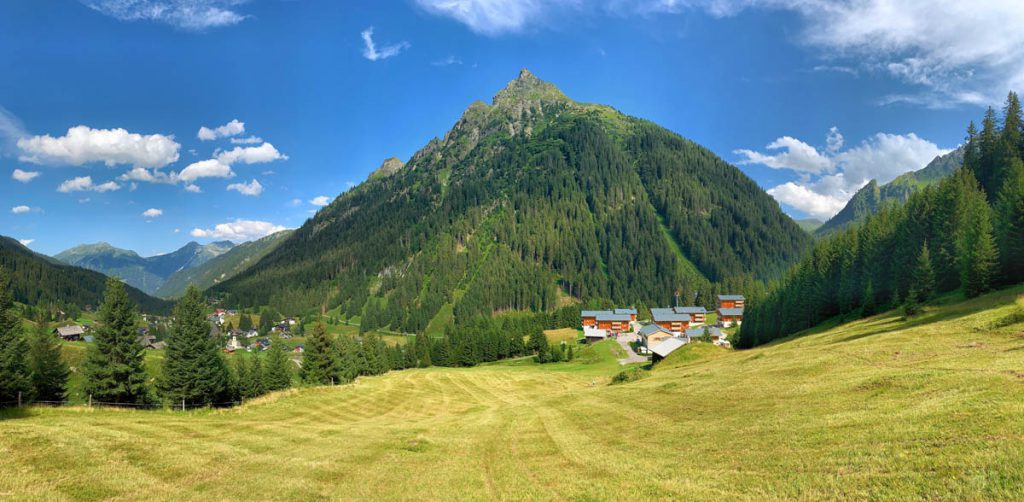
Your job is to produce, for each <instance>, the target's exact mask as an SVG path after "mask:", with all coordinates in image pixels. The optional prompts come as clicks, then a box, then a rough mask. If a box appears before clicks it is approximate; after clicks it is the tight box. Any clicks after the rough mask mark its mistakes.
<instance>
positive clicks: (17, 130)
mask: <svg viewBox="0 0 1024 502" xmlns="http://www.w3.org/2000/svg"><path fill="white" fill-rule="evenodd" d="M25 136H28V132H26V131H25V126H24V125H22V123H21V120H19V119H18V117H15V116H14V114H13V113H11V112H9V111H7V109H6V108H4V107H2V106H0V153H4V154H13V153H16V152H17V146H16V144H17V142H18V140H19V139H21V138H24V137H25Z"/></svg>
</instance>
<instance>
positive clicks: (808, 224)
mask: <svg viewBox="0 0 1024 502" xmlns="http://www.w3.org/2000/svg"><path fill="white" fill-rule="evenodd" d="M796 224H797V225H800V228H801V229H802V230H803V231H804V232H807V233H809V234H814V231H815V230H817V229H819V228H821V226H822V225H824V224H825V223H824V222H822V221H821V220H819V219H817V218H804V219H802V220H796Z"/></svg>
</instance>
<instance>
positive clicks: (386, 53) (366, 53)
mask: <svg viewBox="0 0 1024 502" xmlns="http://www.w3.org/2000/svg"><path fill="white" fill-rule="evenodd" d="M361 35H362V37H363V57H364V58H366V59H369V60H370V61H380V60H382V59H387V58H390V57H394V56H397V55H398V54H399V53H400V52H402V51H404V50H405V49H408V48H409V47H410V45H409V43H408V42H399V43H397V44H393V45H386V46H382V47H380V48H377V44H376V43H375V42H374V41H373V26H370V27H369V28H367V29H365V30H363V32H362V34H361Z"/></svg>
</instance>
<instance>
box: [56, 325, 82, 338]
mask: <svg viewBox="0 0 1024 502" xmlns="http://www.w3.org/2000/svg"><path fill="white" fill-rule="evenodd" d="M53 333H54V334H55V335H57V336H59V337H60V338H61V340H64V341H65V342H77V341H80V340H81V339H82V337H84V336H85V326H78V325H74V326H61V327H59V328H57V329H55V330H53Z"/></svg>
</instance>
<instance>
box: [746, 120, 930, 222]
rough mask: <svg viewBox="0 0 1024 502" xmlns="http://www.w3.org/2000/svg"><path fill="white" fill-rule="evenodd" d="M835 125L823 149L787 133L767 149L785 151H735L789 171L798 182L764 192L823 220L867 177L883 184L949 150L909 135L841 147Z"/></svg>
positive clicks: (749, 161) (878, 137)
mask: <svg viewBox="0 0 1024 502" xmlns="http://www.w3.org/2000/svg"><path fill="white" fill-rule="evenodd" d="M844 142H845V140H844V138H843V135H842V134H841V133H840V132H839V129H838V128H836V127H833V128H831V129H829V131H828V134H827V135H826V138H825V144H826V145H825V147H824V148H823V149H822V150H820V151H819V150H818V149H817V148H815V147H813V146H811V145H809V144H807V143H805V142H803V141H800V140H798V139H795V138H791V137H789V136H784V137H782V138H779V139H777V140H775V141H774V142H772V143H771V144H769V145H768V148H773V149H776V148H787V151H786V152H783V153H780V154H776V155H768V154H764V153H759V152H754V151H751V150H737V151H736V153H737V154H739V155H742V156H744V159H743V160H741V161H740V163H741V164H762V165H766V166H768V167H772V168H775V169H788V170H791V171H793V172H794V173H796V174H797V175H798V176H799V177H800V180H799V181H797V182H792V181H791V182H788V183H783V184H781V185H778V186H776V187H774V188H772V189H770V190H768V193H769V194H770V195H772V196H773V197H775V199H776V200H778V201H779V202H781V203H783V204H786V205H788V206H790V207H792V208H794V209H798V210H800V211H802V212H804V213H807V214H810V215H812V216H814V217H816V218H821V219H828V218H830V217H832V216H833V215H834V214H835V213H837V212H839V210H840V209H842V208H843V206H844V205H845V204H846V202H847V201H849V200H850V197H853V194H854V193H856V192H857V190H859V189H860V188H861V187H863V186H864V185H865V184H867V183H868V182H869V181H871V180H877V181H878V183H880V184H884V183H888V182H890V181H892V180H893V178H895V177H897V176H899V175H901V174H903V173H906V172H910V171H916V170H918V169H921V168H923V167H924V166H925V165H927V164H928V163H929V162H931V161H932V160H933V159H934V158H935V157H937V156H939V155H943V154H945V153H947V152H948V151H949V150H944V149H942V148H939V147H938V146H936V145H935V144H934V143H932V142H930V141H928V140H925V139H922V138H920V137H918V136H917V135H916V134H914V133H910V134H905V135H903V134H888V133H877V134H875V135H874V136H871V137H870V138H868V139H866V140H864V141H862V142H861V143H860V144H859V145H857V146H854V147H852V148H848V149H846V150H843V149H842V148H843V145H844Z"/></svg>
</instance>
